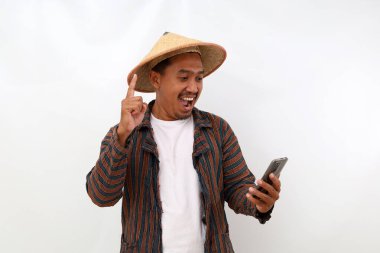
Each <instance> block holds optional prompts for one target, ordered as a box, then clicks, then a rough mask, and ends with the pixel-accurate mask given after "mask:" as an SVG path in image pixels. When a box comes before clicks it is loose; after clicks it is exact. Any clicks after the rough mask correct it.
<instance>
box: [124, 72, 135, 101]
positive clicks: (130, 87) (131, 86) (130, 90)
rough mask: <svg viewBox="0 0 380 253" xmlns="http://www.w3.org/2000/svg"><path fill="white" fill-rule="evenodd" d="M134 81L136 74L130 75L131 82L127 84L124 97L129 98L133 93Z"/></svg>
mask: <svg viewBox="0 0 380 253" xmlns="http://www.w3.org/2000/svg"><path fill="white" fill-rule="evenodd" d="M136 81H137V75H136V74H134V75H133V77H132V80H131V83H130V84H129V87H128V91H127V96H126V98H131V97H133V96H134V95H135V86H136Z"/></svg>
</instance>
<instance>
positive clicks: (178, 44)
mask: <svg viewBox="0 0 380 253" xmlns="http://www.w3.org/2000/svg"><path fill="white" fill-rule="evenodd" d="M188 52H197V53H199V54H200V55H201V59H202V64H203V68H204V71H205V73H204V77H206V76H208V75H210V74H211V73H212V72H214V71H215V70H216V69H217V68H219V66H220V65H222V63H223V62H224V60H225V59H226V56H227V54H226V50H225V49H224V48H223V47H221V46H219V45H217V44H213V43H207V42H202V41H199V40H195V39H190V38H186V37H184V36H181V35H178V34H175V33H169V32H165V33H164V34H163V35H162V36H161V37H160V39H159V40H158V41H157V42H156V44H155V45H154V46H153V48H152V49H151V50H150V52H149V53H148V54H147V55H146V56H145V57H144V59H142V61H141V62H140V63H139V64H138V65H137V66H136V67H135V68H134V69H132V71H131V72H130V73H129V74H128V84H129V83H130V82H131V80H132V77H133V75H134V74H137V83H136V86H135V90H136V91H140V92H154V87H153V86H152V85H151V83H150V80H149V72H150V71H151V69H152V68H153V67H154V66H156V65H157V64H158V63H159V62H161V61H163V60H165V59H167V58H170V57H172V56H175V55H178V54H183V53H188Z"/></svg>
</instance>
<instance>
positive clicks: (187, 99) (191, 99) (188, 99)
mask: <svg viewBox="0 0 380 253" xmlns="http://www.w3.org/2000/svg"><path fill="white" fill-rule="evenodd" d="M182 100H185V101H193V100H194V98H182Z"/></svg>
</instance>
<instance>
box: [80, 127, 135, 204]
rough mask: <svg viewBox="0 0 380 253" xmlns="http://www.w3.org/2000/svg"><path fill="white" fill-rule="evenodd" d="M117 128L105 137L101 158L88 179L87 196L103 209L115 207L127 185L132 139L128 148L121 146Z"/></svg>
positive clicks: (113, 128)
mask: <svg viewBox="0 0 380 253" xmlns="http://www.w3.org/2000/svg"><path fill="white" fill-rule="evenodd" d="M117 127H118V125H116V126H114V127H112V128H111V129H110V130H109V131H108V133H107V135H106V136H105V137H104V139H103V141H102V143H101V148H100V155H99V158H98V160H97V162H96V164H95V166H94V167H93V168H92V170H91V171H90V172H89V173H88V174H87V177H86V190H87V194H88V195H89V197H90V198H91V200H92V202H94V204H96V205H97V206H101V207H105V206H113V205H115V204H116V203H117V202H118V201H119V199H120V198H121V197H122V192H123V187H124V183H125V174H126V168H127V158H128V148H127V146H128V145H129V141H130V140H129V139H130V138H128V140H127V143H126V146H121V145H120V144H119V140H118V135H117Z"/></svg>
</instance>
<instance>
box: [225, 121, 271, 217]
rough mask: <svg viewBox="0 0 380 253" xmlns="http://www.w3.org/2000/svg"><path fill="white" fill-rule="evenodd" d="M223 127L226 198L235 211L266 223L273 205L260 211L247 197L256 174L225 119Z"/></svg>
mask: <svg viewBox="0 0 380 253" xmlns="http://www.w3.org/2000/svg"><path fill="white" fill-rule="evenodd" d="M222 128H223V133H224V136H223V138H222V145H223V147H222V150H223V176H224V177H223V179H224V199H225V201H226V202H227V203H228V206H229V207H230V208H231V209H232V210H234V212H235V213H240V214H245V215H250V216H253V217H255V218H257V219H258V220H259V222H260V223H261V224H264V223H265V222H266V221H268V220H269V219H270V218H271V213H272V210H273V207H272V209H271V210H269V211H268V212H266V213H260V212H259V211H258V210H257V209H256V207H254V206H253V205H252V203H251V202H249V200H248V199H247V197H246V194H247V192H248V189H249V187H254V186H255V176H254V175H253V174H252V173H251V171H250V170H249V169H248V167H247V164H246V162H245V160H244V157H243V154H242V152H241V149H240V146H239V143H238V140H237V138H236V136H235V134H234V132H233V131H232V129H231V127H230V126H229V124H228V123H227V122H226V121H224V120H223V121H222Z"/></svg>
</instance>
